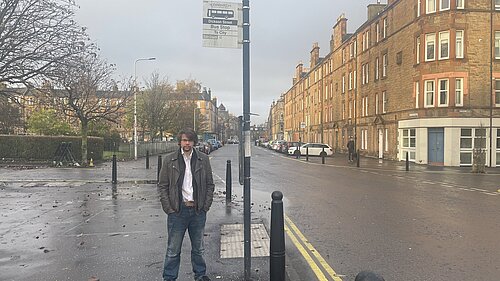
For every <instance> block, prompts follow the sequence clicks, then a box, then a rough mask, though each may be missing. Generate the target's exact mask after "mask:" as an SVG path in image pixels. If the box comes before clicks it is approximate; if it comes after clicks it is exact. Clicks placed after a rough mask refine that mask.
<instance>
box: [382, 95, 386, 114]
mask: <svg viewBox="0 0 500 281" xmlns="http://www.w3.org/2000/svg"><path fill="white" fill-rule="evenodd" d="M386 110H387V97H386V92H385V91H383V92H382V113H386V112H387V111H386Z"/></svg>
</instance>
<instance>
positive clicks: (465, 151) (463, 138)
mask: <svg viewBox="0 0 500 281" xmlns="http://www.w3.org/2000/svg"><path fill="white" fill-rule="evenodd" d="M474 149H482V150H484V149H486V129H484V128H477V129H472V128H462V129H461V130H460V165H462V166H470V165H472V164H473V151H474ZM497 161H498V160H497Z"/></svg>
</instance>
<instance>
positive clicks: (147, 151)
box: [146, 150, 149, 169]
mask: <svg viewBox="0 0 500 281" xmlns="http://www.w3.org/2000/svg"><path fill="white" fill-rule="evenodd" d="M146 169H149V150H146Z"/></svg>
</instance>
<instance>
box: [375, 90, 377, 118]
mask: <svg viewBox="0 0 500 281" xmlns="http://www.w3.org/2000/svg"><path fill="white" fill-rule="evenodd" d="M375 114H378V94H375Z"/></svg>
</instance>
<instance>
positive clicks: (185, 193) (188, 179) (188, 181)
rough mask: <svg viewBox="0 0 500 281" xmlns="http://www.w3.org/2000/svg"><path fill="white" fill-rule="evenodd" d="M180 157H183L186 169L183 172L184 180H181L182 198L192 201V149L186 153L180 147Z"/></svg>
mask: <svg viewBox="0 0 500 281" xmlns="http://www.w3.org/2000/svg"><path fill="white" fill-rule="evenodd" d="M181 153H182V158H184V163H185V164H186V171H185V172H184V180H183V181H182V200H183V201H184V202H185V201H194V199H193V174H192V173H191V156H193V150H191V153H190V154H189V155H187V154H186V153H185V152H184V151H183V150H182V148H181Z"/></svg>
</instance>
